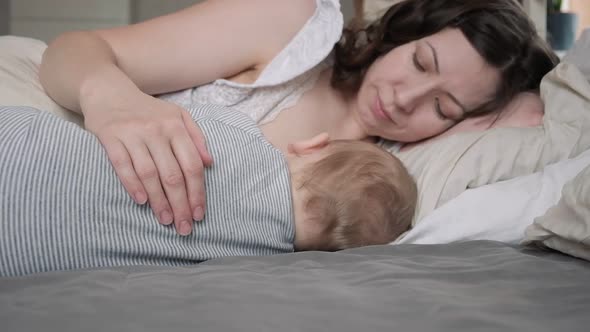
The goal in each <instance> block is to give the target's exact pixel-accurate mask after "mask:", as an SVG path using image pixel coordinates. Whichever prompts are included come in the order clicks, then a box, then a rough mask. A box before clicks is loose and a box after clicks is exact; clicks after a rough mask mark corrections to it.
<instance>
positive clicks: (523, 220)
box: [394, 150, 590, 244]
mask: <svg viewBox="0 0 590 332" xmlns="http://www.w3.org/2000/svg"><path fill="white" fill-rule="evenodd" d="M585 168H586V173H589V169H590V150H588V151H585V152H583V153H582V154H581V155H580V156H578V157H576V158H573V159H568V160H564V161H560V162H558V163H555V164H552V165H549V166H547V167H545V169H544V170H543V171H541V172H536V173H534V174H530V175H527V176H520V177H517V178H514V179H511V180H507V181H501V182H498V183H494V184H491V185H486V186H481V187H479V188H475V189H468V190H466V191H465V192H463V193H461V194H460V195H459V196H457V198H455V199H453V200H451V201H449V202H447V203H446V204H444V205H443V206H441V207H440V208H438V209H436V210H434V211H433V212H432V213H431V214H429V215H428V216H426V217H425V218H424V219H423V220H422V221H420V222H419V223H418V224H417V225H416V226H415V227H414V228H413V229H411V230H410V231H409V232H407V233H406V234H405V235H404V236H402V237H400V238H398V239H397V240H396V241H395V242H394V244H398V243H399V244H401V243H417V244H438V243H449V242H458V241H470V240H494V241H501V242H506V243H511V244H518V243H520V242H521V241H522V240H523V239H524V237H525V229H527V227H528V226H530V225H531V224H532V223H533V221H535V218H537V217H539V216H542V215H543V214H545V212H547V209H549V208H550V207H551V206H552V205H554V204H556V203H557V202H558V201H559V199H560V197H561V189H562V187H563V186H564V185H565V184H566V183H568V182H570V181H571V180H572V179H573V178H576V175H578V174H579V173H580V172H581V171H583V170H584V169H585ZM586 175H588V177H589V178H588V180H586V183H587V187H586V188H587V190H588V191H587V193H586V194H587V195H586V204H590V173H589V174H586ZM581 176H583V174H580V175H578V177H577V178H576V179H578V178H580V177H581ZM574 181H578V180H574ZM565 196H566V191H565V190H564V197H565ZM563 199H564V198H562V200H563ZM570 201H571V200H570ZM579 202H581V201H579ZM560 204H563V203H560ZM582 208H583V207H580V209H582ZM585 209H586V211H587V212H586V218H587V220H588V222H590V215H588V213H589V212H588V207H586V208H585ZM551 220H552V221H554V222H555V225H551V228H554V227H556V226H557V227H558V226H559V225H561V224H560V223H559V222H557V219H551ZM538 221H539V220H536V221H535V222H536V223H537V222H538ZM564 226H565V225H564ZM587 227H588V228H587V230H586V231H585V232H579V233H578V234H586V236H588V235H589V234H590V225H587ZM529 228H530V227H529ZM537 233H538V232H537ZM588 241H590V240H588Z"/></svg>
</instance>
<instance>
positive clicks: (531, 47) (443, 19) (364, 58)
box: [332, 0, 559, 116]
mask: <svg viewBox="0 0 590 332" xmlns="http://www.w3.org/2000/svg"><path fill="white" fill-rule="evenodd" d="M445 28H457V29H460V30H461V31H462V32H463V34H464V35H465V37H466V38H467V39H468V40H469V42H470V43H471V45H472V46H473V47H474V48H475V49H476V50H477V52H478V53H479V54H480V55H481V56H482V57H483V58H484V59H485V60H486V62H487V63H488V64H489V65H491V66H493V67H495V68H497V69H499V70H500V75H501V76H500V77H501V79H500V84H499V86H498V88H497V90H496V96H495V98H493V100H491V101H489V102H487V103H484V104H483V105H480V106H479V107H478V108H477V109H475V110H471V111H470V112H469V113H468V114H467V115H466V116H474V115H480V114H484V113H489V112H493V111H497V110H500V109H501V108H503V107H504V106H505V105H506V104H507V103H508V102H509V101H510V100H511V99H512V98H513V97H514V96H515V95H516V94H518V93H519V92H525V91H537V90H538V88H539V84H540V82H541V79H542V78H543V76H545V74H546V73H548V72H549V71H550V70H551V69H552V68H553V67H555V66H556V65H557V63H558V62H559V58H558V57H557V56H556V55H555V53H554V52H553V51H552V50H551V49H550V48H549V46H548V45H547V43H546V42H545V41H544V40H543V39H541V37H540V36H539V35H538V34H537V32H536V29H535V26H534V24H533V22H532V21H531V20H530V19H529V18H528V16H527V15H526V13H525V12H524V10H523V9H522V7H521V6H520V5H519V4H518V3H517V1H516V0H406V1H403V2H400V3H398V4H395V5H393V6H392V7H391V8H389V10H387V11H386V12H385V14H384V15H383V16H382V18H381V19H379V20H377V21H376V22H374V23H372V24H370V25H368V26H367V27H366V28H363V29H353V28H346V29H344V32H343V35H342V39H341V40H340V42H339V43H338V44H336V46H335V48H334V53H335V63H334V71H333V75H332V85H333V86H334V87H335V88H337V89H340V90H343V91H357V90H358V88H359V87H360V84H361V82H362V80H363V78H364V75H365V73H366V71H367V69H368V68H369V66H370V65H371V64H372V63H373V62H374V61H375V60H376V59H377V58H378V57H380V56H382V55H384V54H386V53H387V52H389V51H390V50H392V49H394V48H396V47H398V46H400V45H403V44H406V43H408V42H411V41H414V40H418V39H421V38H424V37H426V36H429V35H432V34H434V33H437V32H439V31H441V30H443V29H445Z"/></svg>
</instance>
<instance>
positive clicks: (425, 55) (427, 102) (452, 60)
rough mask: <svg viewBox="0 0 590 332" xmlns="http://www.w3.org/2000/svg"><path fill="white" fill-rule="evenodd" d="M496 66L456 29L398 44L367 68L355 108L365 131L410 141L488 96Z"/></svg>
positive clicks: (430, 133)
mask: <svg viewBox="0 0 590 332" xmlns="http://www.w3.org/2000/svg"><path fill="white" fill-rule="evenodd" d="M499 79H500V74H499V71H498V70H497V69H495V68H493V67H491V66H489V65H488V64H487V63H486V62H485V60H484V59H483V58H482V57H481V56H480V55H479V53H477V51H476V50H475V49H474V48H473V46H471V44H470V43H469V41H468V40H467V38H465V36H464V35H463V33H462V32H461V31H460V30H458V29H445V30H443V31H441V32H438V33H436V34H434V35H431V36H428V37H425V38H423V39H420V40H417V41H414V42H410V43H408V44H405V45H402V46H399V47H397V48H395V49H393V50H391V51H390V52H389V53H387V54H385V55H384V56H382V57H381V58H379V59H377V60H376V61H375V62H374V63H373V64H372V65H371V67H370V68H369V70H368V71H367V73H366V75H365V78H364V80H363V83H362V85H361V88H360V90H359V92H358V95H357V98H356V103H355V108H356V113H355V114H356V115H357V117H358V121H359V122H360V124H361V126H362V127H363V129H364V130H365V131H366V132H367V134H368V135H369V136H379V137H383V138H386V139H390V140H395V141H400V142H415V141H419V140H422V139H425V138H428V137H431V136H435V135H438V134H440V133H442V132H444V131H445V130H447V129H449V128H450V127H451V126H453V125H454V124H455V123H456V122H457V121H459V120H460V119H461V118H463V115H464V114H465V113H466V112H469V111H470V110H473V109H474V108H476V107H478V106H479V105H481V104H483V103H484V102H486V101H488V100H490V99H492V98H493V96H494V94H495V89H496V87H497V85H498V83H499Z"/></svg>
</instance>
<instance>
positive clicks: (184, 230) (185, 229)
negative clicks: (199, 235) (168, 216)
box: [180, 221, 191, 235]
mask: <svg viewBox="0 0 590 332" xmlns="http://www.w3.org/2000/svg"><path fill="white" fill-rule="evenodd" d="M190 233H191V225H190V224H189V223H188V221H181V222H180V235H189V234H190Z"/></svg>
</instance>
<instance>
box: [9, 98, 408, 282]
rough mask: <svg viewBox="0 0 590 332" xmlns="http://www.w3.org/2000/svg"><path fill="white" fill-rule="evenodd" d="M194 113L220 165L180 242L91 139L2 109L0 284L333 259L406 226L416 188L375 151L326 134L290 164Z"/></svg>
mask: <svg viewBox="0 0 590 332" xmlns="http://www.w3.org/2000/svg"><path fill="white" fill-rule="evenodd" d="M189 112H190V113H191V115H192V117H193V119H194V120H195V121H197V122H198V124H199V126H200V127H201V130H202V131H203V133H204V134H205V136H206V137H207V144H208V150H209V152H210V153H211V155H212V156H213V159H214V161H215V163H214V165H213V166H212V167H210V168H208V169H207V170H206V172H205V183H206V188H207V189H206V193H207V215H206V216H205V218H204V220H203V221H201V222H197V223H195V227H194V230H193V233H192V234H191V235H190V236H186V237H182V236H179V235H177V234H176V232H175V230H174V229H173V228H172V227H165V226H161V225H160V224H159V223H158V222H157V218H156V216H155V215H154V214H153V212H152V211H151V209H150V208H149V206H141V205H137V204H135V203H134V202H133V201H132V199H131V198H130V197H129V196H128V195H127V193H126V191H125V190H124V188H123V186H122V185H121V184H120V182H119V180H118V178H117V176H116V175H115V172H114V170H113V168H112V167H111V165H110V163H109V160H108V158H107V155H106V153H105V152H104V150H103V148H102V146H101V145H100V143H99V142H98V140H97V139H96V138H95V137H94V136H93V135H92V134H90V133H88V132H86V131H84V130H82V129H81V128H79V127H77V126H76V125H73V124H71V123H68V122H66V121H64V120H62V119H60V118H58V117H56V116H54V115H52V114H49V113H46V112H41V111H38V110H35V109H31V108H25V107H22V108H4V109H0V276H16V275H24V274H30V273H38V272H45V271H53V270H68V269H81V268H97V267H111V266H122V265H145V264H150V265H188V264H194V263H198V262H201V261H204V260H208V259H212V258H216V257H222V256H243V255H269V254H278V253H287V252H292V251H294V250H329V251H332V250H340V249H345V248H351V247H358V246H365V245H376V244H385V243H389V242H391V241H393V240H394V239H395V238H397V237H398V236H399V235H400V234H401V233H403V232H404V231H406V230H407V229H408V227H409V225H410V222H411V219H412V216H413V214H414V209H415V205H416V197H417V193H416V186H415V184H414V182H413V180H412V178H411V177H410V175H409V174H408V173H407V171H406V170H405V168H404V167H403V165H402V164H401V163H400V162H399V160H398V159H397V158H395V157H393V156H392V155H390V154H389V153H387V152H385V151H383V150H382V149H380V148H379V147H377V146H375V145H373V144H370V143H365V142H356V141H331V142H330V141H329V138H328V136H327V135H325V134H323V135H319V136H316V137H314V138H313V139H311V140H308V141H304V142H298V143H296V144H293V145H291V146H290V148H289V153H287V154H286V155H284V154H283V153H281V152H280V151H279V150H278V149H276V148H275V147H274V146H272V145H271V144H270V143H269V142H268V141H267V140H266V139H265V138H264V136H263V135H262V133H261V131H260V130H259V129H258V127H257V126H256V125H255V123H254V122H253V121H252V120H251V119H250V118H248V117H247V116H246V115H244V114H241V113H239V112H234V111H231V110H228V109H225V108H222V107H219V106H211V105H202V106H199V107H195V108H192V109H190V110H189Z"/></svg>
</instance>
